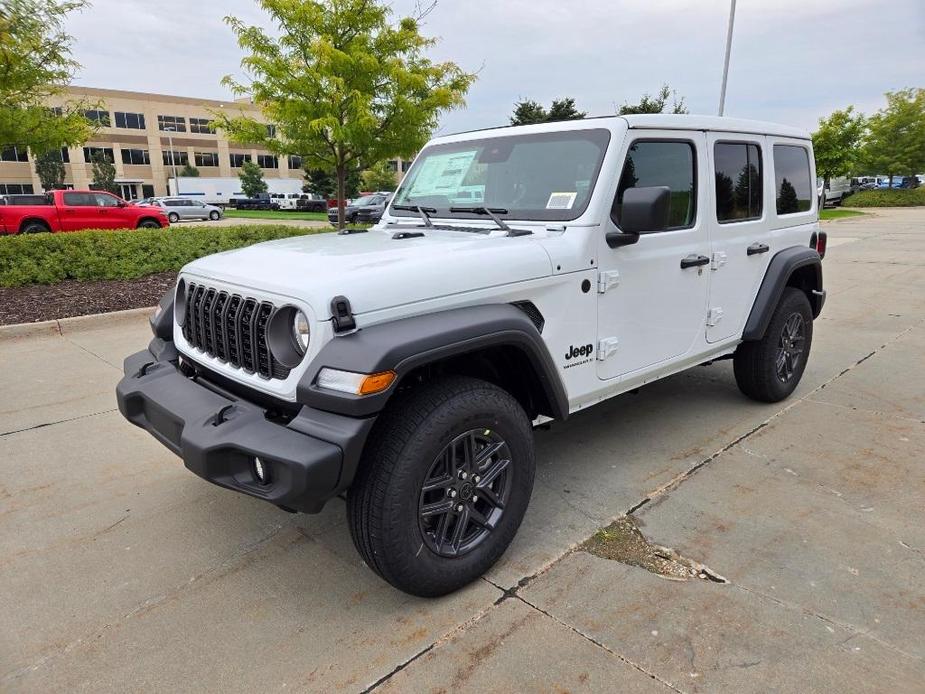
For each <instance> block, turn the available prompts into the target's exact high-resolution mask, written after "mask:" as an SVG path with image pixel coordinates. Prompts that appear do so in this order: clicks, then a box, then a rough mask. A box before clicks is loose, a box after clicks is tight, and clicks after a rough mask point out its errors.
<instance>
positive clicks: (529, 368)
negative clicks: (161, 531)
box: [117, 115, 826, 596]
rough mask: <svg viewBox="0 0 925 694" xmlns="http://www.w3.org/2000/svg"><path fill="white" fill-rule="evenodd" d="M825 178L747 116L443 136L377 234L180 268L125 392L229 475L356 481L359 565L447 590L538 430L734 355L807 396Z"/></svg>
mask: <svg viewBox="0 0 925 694" xmlns="http://www.w3.org/2000/svg"><path fill="white" fill-rule="evenodd" d="M814 180H815V171H814V163H813V151H812V143H811V140H810V137H809V134H808V133H806V132H804V131H802V130H797V129H795V128H790V127H785V126H780V125H773V124H769V123H761V122H754V121H744V120H735V119H731V118H716V117H700V116H692V115H632V116H626V117H611V118H600V119H587V120H579V121H568V122H559V123H548V124H542V125H530V126H522V127H512V128H500V129H495V130H487V131H480V132H474V133H462V134H458V135H451V136H447V137H440V138H437V139H435V140H433V141H432V142H430V144H429V145H428V146H427V147H426V148H425V149H424V150H423V151H422V152H421V153H420V154H419V155H418V157H417V158H416V160H415V163H414V165H413V167H412V168H411V170H410V171H409V172H408V174H407V176H406V177H405V179H404V181H403V182H402V185H401V187H400V188H399V190H398V191H397V193H396V194H395V196H394V198H393V200H392V201H391V202H390V204H389V207H388V209H387V210H386V212H385V214H384V216H383V217H382V220H381V221H380V222H379V223H378V224H376V225H375V226H374V227H373V228H372V229H369V230H344V231H343V232H341V233H330V234H318V235H309V236H300V237H293V238H287V239H283V240H278V241H272V242H268V243H260V244H257V245H254V246H251V247H249V248H243V249H240V250H237V251H232V252H226V253H220V254H218V255H213V256H209V257H205V258H201V259H199V260H196V261H194V262H192V263H190V264H188V265H187V266H186V267H184V268H183V270H182V271H181V272H180V275H179V279H178V282H177V285H176V287H175V289H173V290H171V291H170V292H168V293H167V294H166V295H165V296H164V298H163V300H162V301H161V305H160V308H159V310H158V311H157V313H156V314H155V315H154V316H153V318H152V328H153V332H154V339H153V340H152V341H151V343H150V345H149V346H148V347H147V348H146V349H144V350H142V351H141V352H138V353H137V354H134V355H132V356H129V357H128V358H127V359H126V361H125V377H124V378H123V380H122V381H121V382H120V384H119V386H118V390H117V399H118V403H119V407H120V409H121V411H122V412H123V414H124V415H125V416H126V417H127V418H128V419H129V420H130V421H131V422H132V423H134V424H136V425H138V426H140V427H143V428H145V429H147V430H148V431H149V432H151V433H152V434H153V435H154V436H155V437H156V438H157V440H159V441H160V442H161V443H163V444H164V445H166V446H167V447H168V448H169V449H170V450H172V451H173V452H175V453H176V454H178V455H179V456H181V457H182V459H183V461H184V462H185V464H186V466H187V467H188V468H189V469H190V470H191V471H192V472H194V473H196V474H197V475H199V476H201V477H203V478H205V479H206V480H209V481H211V482H213V483H215V484H218V485H221V486H222V487H226V488H228V489H231V490H235V491H238V492H241V493H244V494H248V495H250V496H253V497H256V498H259V499H263V500H265V501H268V502H270V503H272V504H276V505H277V506H279V507H281V508H282V509H284V510H287V511H303V512H308V513H314V512H317V511H319V510H320V509H321V508H322V507H323V505H324V504H325V503H326V502H327V501H329V500H330V499H332V498H334V497H335V496H338V495H341V494H345V495H346V499H347V517H348V520H349V526H350V531H351V534H352V537H353V541H354V543H355V545H356V548H357V550H358V551H359V553H360V555H361V556H362V558H363V560H364V561H365V562H366V563H367V564H368V565H369V567H370V568H371V569H373V571H375V572H376V573H378V574H379V575H380V576H381V577H382V578H384V579H385V580H386V581H389V582H390V583H392V584H393V585H394V586H396V587H398V588H399V589H401V590H404V591H406V592H408V593H412V594H415V595H422V596H435V595H442V594H445V593H448V592H450V591H453V590H455V589H457V588H460V587H461V586H463V585H465V584H467V583H469V582H470V581H473V580H474V579H476V578H477V577H478V576H480V575H481V574H482V573H484V572H485V571H486V570H487V569H488V568H489V567H491V566H492V564H493V563H494V562H495V561H497V559H498V558H499V557H500V556H501V554H502V553H503V552H504V551H505V549H506V548H507V546H508V544H509V543H510V542H511V540H512V539H513V537H514V535H515V533H516V532H517V529H518V526H519V525H520V523H521V520H522V518H523V516H524V512H525V511H526V509H527V505H528V503H529V500H530V495H531V490H532V487H533V477H534V452H533V436H532V427H533V426H535V425H539V424H543V423H548V422H550V421H558V420H564V419H566V418H567V417H569V416H570V415H572V414H574V413H575V412H578V411H579V410H583V409H585V408H588V407H591V406H593V405H595V404H597V403H599V402H601V401H602V400H606V399H608V398H612V397H617V396H619V395H620V394H621V393H625V392H627V391H631V390H633V389H635V388H639V387H640V386H642V385H644V384H646V383H649V382H651V381H654V380H656V379H659V378H663V377H665V376H668V375H670V374H673V373H677V372H679V371H682V370H684V369H687V368H690V367H693V366H697V365H700V364H705V363H709V362H713V361H716V360H720V359H731V360H733V362H734V372H735V377H736V381H737V383H738V386H739V388H740V389H741V391H742V392H743V393H744V394H745V395H746V396H748V397H749V398H752V399H754V400H758V401H762V402H773V401H778V400H782V399H784V398H786V397H788V396H789V395H790V394H791V393H792V392H793V390H794V388H795V387H796V386H797V383H799V381H800V378H801V376H802V374H803V370H804V368H805V367H806V363H807V359H808V357H809V353H810V347H811V344H812V338H813V320H814V319H815V318H816V317H817V316H818V315H819V313H820V311H821V310H822V307H823V303H824V301H825V291H824V289H823V285H822V265H821V258H822V256H823V255H824V252H825V243H826V235H825V233H824V232H822V231H820V228H819V224H818V208H817V202H816V196H815V194H814V189H813V181H814ZM473 190H478V191H479V193H480V196H481V197H482V201H481V202H480V204H478V205H460V204H459V203H458V202H456V201H458V200H459V199H460V198H461V197H465V196H461V195H460V192H470V193H471V192H472V191H473ZM655 462H657V461H653V464H655ZM191 532H195V530H192V531H191Z"/></svg>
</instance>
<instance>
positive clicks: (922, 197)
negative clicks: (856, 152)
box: [844, 186, 925, 207]
mask: <svg viewBox="0 0 925 694" xmlns="http://www.w3.org/2000/svg"><path fill="white" fill-rule="evenodd" d="M844 204H845V206H846V207H918V206H919V205H925V186H919V187H918V188H912V189H909V190H905V189H901V188H884V189H883V190H862V191H859V192H857V193H855V194H854V195H851V196H849V197H847V198H845V203H844Z"/></svg>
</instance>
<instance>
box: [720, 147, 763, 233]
mask: <svg viewBox="0 0 925 694" xmlns="http://www.w3.org/2000/svg"><path fill="white" fill-rule="evenodd" d="M713 164H714V169H715V170H716V219H717V221H719V222H720V223H723V222H743V221H746V220H749V219H758V218H759V217H761V195H762V186H761V149H760V148H759V147H758V145H755V144H749V143H745V142H717V143H716V145H715V146H714V147H713Z"/></svg>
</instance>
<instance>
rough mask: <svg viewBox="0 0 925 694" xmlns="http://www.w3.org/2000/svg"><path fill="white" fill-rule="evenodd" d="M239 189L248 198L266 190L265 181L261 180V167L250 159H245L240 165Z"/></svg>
mask: <svg viewBox="0 0 925 694" xmlns="http://www.w3.org/2000/svg"><path fill="white" fill-rule="evenodd" d="M238 178H240V179H241V191H242V192H243V193H244V194H245V195H246V196H247V197H249V198H256V197H257V196H258V195H259V194H260V193H266V192H267V182H266V181H264V180H263V169H261V168H260V167H259V166H257V164H255V163H254V162H252V161H245V162H244V163H243V164H242V165H241V173H239V174H238Z"/></svg>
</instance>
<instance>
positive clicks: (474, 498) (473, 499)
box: [472, 494, 479, 504]
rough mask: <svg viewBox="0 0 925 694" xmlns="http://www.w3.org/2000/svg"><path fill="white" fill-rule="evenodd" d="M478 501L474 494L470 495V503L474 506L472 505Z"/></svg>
mask: <svg viewBox="0 0 925 694" xmlns="http://www.w3.org/2000/svg"><path fill="white" fill-rule="evenodd" d="M478 500H479V498H478V497H477V496H476V495H475V494H473V495H472V503H473V504H474V503H475V502H476V501H478Z"/></svg>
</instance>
